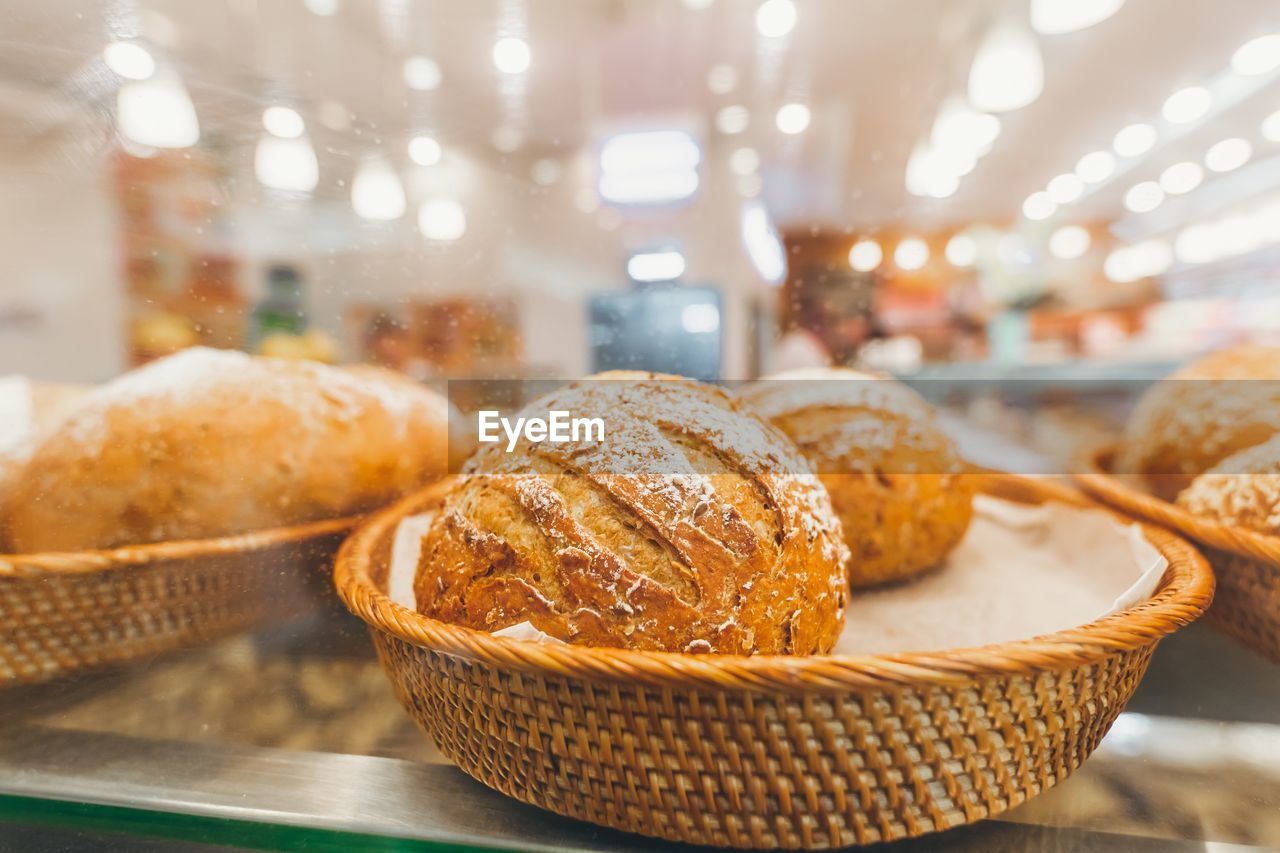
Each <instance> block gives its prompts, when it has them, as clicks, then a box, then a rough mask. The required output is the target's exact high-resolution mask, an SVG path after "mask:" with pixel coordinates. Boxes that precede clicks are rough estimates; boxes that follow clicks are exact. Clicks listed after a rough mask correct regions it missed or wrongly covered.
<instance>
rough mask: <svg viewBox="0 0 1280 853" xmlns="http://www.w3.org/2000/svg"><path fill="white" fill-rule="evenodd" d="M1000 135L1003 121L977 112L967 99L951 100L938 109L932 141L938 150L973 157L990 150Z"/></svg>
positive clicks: (948, 99) (930, 137)
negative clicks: (961, 153)
mask: <svg viewBox="0 0 1280 853" xmlns="http://www.w3.org/2000/svg"><path fill="white" fill-rule="evenodd" d="M999 135H1000V119H998V118H996V117H995V116H993V115H990V114H989V113H980V112H978V111H977V110H975V109H974V108H973V107H971V106H969V104H968V102H967V101H965V100H964V98H960V97H951V98H947V99H946V101H944V102H943V104H942V108H941V109H940V110H938V117H937V118H936V119H934V121H933V129H932V130H931V131H930V134H929V142H930V143H931V144H932V145H933V148H934V150H935V151H956V152H963V153H964V154H965V155H967V156H970V157H972V156H973V155H976V154H978V153H979V152H983V151H985V150H987V149H988V148H990V147H991V144H992V143H993V142H995V140H996V137H997V136H999Z"/></svg>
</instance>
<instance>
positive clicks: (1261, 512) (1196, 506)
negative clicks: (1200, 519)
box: [1178, 435, 1280, 536]
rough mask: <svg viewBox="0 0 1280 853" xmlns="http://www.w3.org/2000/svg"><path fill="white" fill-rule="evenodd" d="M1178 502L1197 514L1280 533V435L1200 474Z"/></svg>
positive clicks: (1252, 528) (1250, 528) (1270, 533)
mask: <svg viewBox="0 0 1280 853" xmlns="http://www.w3.org/2000/svg"><path fill="white" fill-rule="evenodd" d="M1178 503H1179V504H1180V505H1181V506H1182V507H1184V508H1185V509H1187V510H1188V511H1189V512H1193V513H1195V514H1196V515H1203V516H1207V517H1209V518H1213V519H1216V520H1218V521H1223V522H1226V523H1228V524H1232V525H1236V526H1239V527H1244V528H1247V529H1249V530H1255V531H1257V532H1259V533H1266V534H1268V535H1271V536H1280V435H1278V436H1275V437H1274V438H1272V439H1271V440H1269V441H1265V442H1263V443H1262V444H1258V445H1254V446H1253V447H1249V448H1246V449H1244V450H1241V451H1240V452H1238V453H1235V454H1233V455H1232V456H1228V457H1227V458H1226V459H1224V460H1222V461H1221V462H1219V463H1218V464H1217V465H1215V466H1214V467H1213V468H1211V469H1209V471H1208V472H1206V473H1204V474H1201V475H1199V476H1198V477H1196V478H1195V479H1194V480H1192V481H1191V485H1190V486H1188V487H1187V488H1186V489H1185V490H1183V492H1182V494H1180V495H1178Z"/></svg>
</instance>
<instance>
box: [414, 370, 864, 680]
mask: <svg viewBox="0 0 1280 853" xmlns="http://www.w3.org/2000/svg"><path fill="white" fill-rule="evenodd" d="M603 380H618V381H603ZM550 410H561V411H567V412H570V413H571V414H572V415H573V416H574V417H598V418H602V419H603V420H604V422H605V425H606V426H605V435H604V439H603V440H602V441H591V440H586V436H585V431H584V434H583V435H582V436H581V440H578V441H570V442H568V443H555V444H553V443H549V442H536V443H535V442H531V441H529V439H528V438H527V437H522V438H521V439H520V441H519V443H518V444H517V445H516V447H515V448H514V449H513V451H512V452H510V453H508V452H506V447H505V444H497V445H495V444H488V445H483V446H482V448H481V450H480V451H479V452H478V453H477V454H476V455H475V456H474V457H472V459H471V461H470V462H469V463H468V464H467V467H466V469H465V470H464V473H463V476H462V477H461V478H460V479H459V481H458V483H457V485H456V486H455V487H454V488H453V490H452V491H451V492H450V494H449V495H448V496H447V497H446V499H445V502H444V504H443V506H442V508H441V511H440V513H439V514H438V515H437V516H436V518H435V520H434V522H433V523H432V526H431V528H430V530H429V532H428V533H427V535H426V537H425V538H424V540H423V547H422V551H421V558H420V562H419V565H418V569H417V574H416V577H415V583H414V593H415V595H416V598H417V605H418V609H419V610H420V611H421V612H423V613H425V614H427V615H428V616H432V617H435V618H438V619H442V620H445V621H449V622H453V623H456V624H461V625H467V626H470V627H472V628H478V629H481V630H486V631H493V630H498V629H501V628H506V627H508V626H510V625H513V624H517V623H521V622H525V621H528V622H531V623H532V624H533V626H534V627H535V628H538V629H539V630H542V631H544V632H546V633H547V634H550V635H551V636H554V637H557V638H559V639H562V640H565V641H567V642H572V643H580V644H585V645H592V646H611V647H617V648H626V649H641V650H648V651H680V652H714V653H724V654H756V653H761V654H800V655H803V654H815V653H822V652H827V651H830V649H831V647H832V645H833V644H834V643H835V641H836V637H837V636H838V635H839V632H840V628H841V626H842V624H843V621H844V603H845V583H844V561H845V557H846V552H845V549H844V545H843V543H842V542H841V540H840V534H839V526H838V523H837V521H836V519H835V517H834V516H833V515H832V512H831V504H830V502H829V501H828V499H827V495H826V493H825V492H824V491H823V490H822V487H821V486H820V485H819V484H818V483H817V481H816V480H815V479H814V478H813V477H812V476H811V475H808V474H807V473H806V472H807V471H808V466H807V465H806V464H805V462H804V460H803V459H802V458H800V456H799V454H797V453H796V451H795V449H794V448H793V447H791V446H790V445H789V444H788V443H787V441H786V439H785V438H784V437H783V436H782V435H781V434H779V433H778V432H777V431H776V430H774V429H773V428H772V427H771V426H769V425H768V424H767V423H765V422H764V421H762V420H760V419H759V418H757V417H756V416H754V415H752V414H750V413H748V412H746V411H744V410H743V409H742V408H741V407H740V404H738V403H737V402H735V401H734V400H733V399H732V398H730V397H729V396H728V395H727V394H725V393H724V392H723V391H721V390H719V389H717V388H713V387H711V386H707V385H702V384H700V383H697V382H693V381H689V380H679V378H678V377H670V376H661V375H655V374H637V373H609V374H601V375H600V376H599V377H593V378H591V379H588V380H584V381H582V382H578V383H575V384H573V385H570V386H567V387H565V388H563V389H561V390H559V391H557V392H555V393H553V394H550V395H548V396H547V397H544V398H543V399H541V400H539V401H538V402H536V403H534V404H532V405H530V406H529V407H527V408H526V409H525V411H524V412H522V414H523V415H538V416H542V417H546V414H547V412H548V411H550Z"/></svg>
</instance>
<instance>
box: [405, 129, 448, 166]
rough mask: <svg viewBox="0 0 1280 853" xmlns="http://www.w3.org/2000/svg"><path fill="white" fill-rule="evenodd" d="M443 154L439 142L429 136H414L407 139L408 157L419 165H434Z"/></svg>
mask: <svg viewBox="0 0 1280 853" xmlns="http://www.w3.org/2000/svg"><path fill="white" fill-rule="evenodd" d="M443 154H444V151H443V149H441V147H440V143H439V142H436V141H435V140H434V139H432V138H431V137H430V136H415V137H414V138H413V139H410V140H409V159H410V160H412V161H413V162H415V163H417V164H418V165H419V166H434V165H435V164H436V163H439V162H440V157H441V156H442V155H443Z"/></svg>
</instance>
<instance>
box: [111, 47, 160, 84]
mask: <svg viewBox="0 0 1280 853" xmlns="http://www.w3.org/2000/svg"><path fill="white" fill-rule="evenodd" d="M102 59H103V61H104V62H106V63H107V67H108V68H110V69H111V70H112V71H114V72H116V73H117V74H119V75H120V76H121V77H124V78H126V79H128V80H146V79H147V78H148V77H150V76H151V75H152V74H154V73H155V70H156V61H155V59H153V58H152V56H151V54H150V53H148V52H147V49H146V48H145V47H143V46H142V45H140V44H134V43H133V42H129V41H113V42H112V43H111V44H109V45H107V46H106V47H105V48H104V49H103V51H102Z"/></svg>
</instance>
